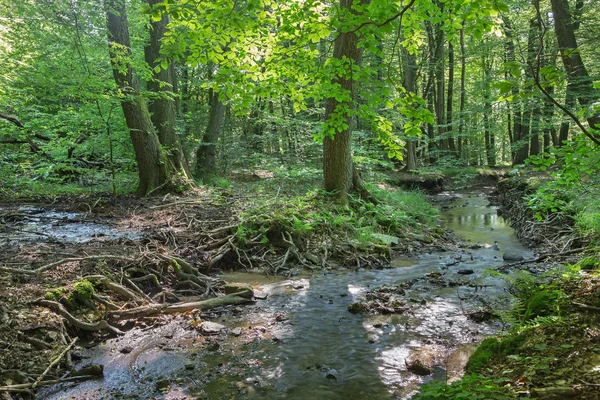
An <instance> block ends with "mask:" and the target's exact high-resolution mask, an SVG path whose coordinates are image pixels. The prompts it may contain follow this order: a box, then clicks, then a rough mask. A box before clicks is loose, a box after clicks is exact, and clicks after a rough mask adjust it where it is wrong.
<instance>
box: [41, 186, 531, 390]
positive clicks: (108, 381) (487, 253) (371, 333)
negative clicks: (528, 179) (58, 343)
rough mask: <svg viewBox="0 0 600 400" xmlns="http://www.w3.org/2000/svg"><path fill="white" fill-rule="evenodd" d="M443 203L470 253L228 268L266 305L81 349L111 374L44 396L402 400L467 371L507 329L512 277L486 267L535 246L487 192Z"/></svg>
mask: <svg viewBox="0 0 600 400" xmlns="http://www.w3.org/2000/svg"><path fill="white" fill-rule="evenodd" d="M439 198H440V202H441V203H443V204H444V209H445V211H444V213H443V219H444V222H445V224H446V225H447V226H448V227H450V228H453V229H454V230H455V231H456V233H457V234H458V235H461V236H463V237H464V238H465V245H464V246H463V248H460V249H453V250H452V251H442V252H440V251H432V252H425V253H422V254H421V255H419V256H417V257H398V258H395V259H394V261H393V263H392V265H391V268H383V269H364V268H357V269H355V270H354V271H330V272H325V273H319V274H313V275H309V276H298V277H292V278H291V279H290V278H284V277H265V276H262V275H256V274H245V273H233V274H231V273H228V274H224V275H222V276H221V278H222V279H224V280H227V281H230V282H237V283H243V284H251V285H252V286H253V288H254V291H255V295H256V298H257V301H256V304H254V305H249V306H243V307H240V306H234V307H227V308H221V309H214V310H209V311H207V312H201V313H194V314H192V315H183V316H181V317H178V318H175V319H172V320H171V321H170V322H169V323H167V324H164V323H160V322H159V321H155V322H154V324H156V326H154V327H153V326H152V325H149V326H148V327H147V328H141V329H140V328H136V329H133V330H130V331H129V332H127V333H126V334H125V335H124V336H123V337H120V338H116V339H111V340H108V341H106V343H105V344H104V345H103V346H96V347H92V348H90V349H89V350H85V349H80V350H78V351H79V353H78V357H81V358H82V360H81V361H80V362H79V363H78V366H79V367H81V366H83V365H89V364H96V363H98V364H102V365H103V366H104V379H103V380H96V381H89V382H85V383H83V384H79V385H73V384H70V385H66V384H65V385H61V386H58V387H55V388H50V389H44V391H43V392H42V393H43V397H44V398H56V399H58V398H62V397H61V396H70V398H148V397H152V396H154V397H157V398H189V397H193V398H202V399H223V398H239V399H243V398H249V399H251V398H257V399H258V398H261V399H263V398H267V399H278V398H292V399H307V398H323V399H338V398H339V399H361V398H379V399H399V398H407V397H409V396H411V395H412V394H414V393H415V391H416V390H418V388H419V386H420V385H421V384H422V383H423V382H427V381H431V380H440V379H441V380H444V379H445V378H446V377H449V378H451V379H456V378H458V377H459V376H460V375H461V373H462V368H463V366H464V364H465V363H466V362H467V360H468V357H469V355H470V353H471V352H472V351H473V349H474V347H475V346H476V343H478V342H480V341H481V340H482V339H483V338H484V337H485V336H487V335H489V334H493V333H496V332H499V331H501V330H502V328H503V326H502V324H501V323H499V322H498V321H497V320H494V318H493V316H492V315H488V313H490V314H491V311H492V310H499V309H502V304H505V303H506V299H505V298H504V297H503V294H504V289H503V281H502V280H499V279H497V278H495V277H492V276H488V275H487V274H486V273H485V270H487V269H488V268H491V267H494V266H499V265H502V264H503V259H502V255H503V253H504V252H505V251H506V250H509V249H511V250H512V251H518V252H521V253H522V254H523V255H525V256H527V257H530V256H531V253H530V252H529V251H528V250H527V249H526V248H524V247H522V245H520V243H519V242H518V240H517V239H516V238H515V237H514V235H512V232H511V230H510V228H508V226H507V225H506V224H505V223H504V222H503V221H502V219H501V218H498V217H497V216H496V210H495V208H494V207H493V206H491V205H490V204H489V202H488V200H487V199H486V197H485V196H482V195H481V196H478V195H464V194H452V193H442V194H441V195H440V197H439ZM495 242H496V243H495ZM494 243H495V245H496V246H497V247H494ZM500 249H502V250H500ZM386 288H388V289H386ZM386 290H387V291H388V292H387V294H389V292H390V291H393V292H394V293H395V295H397V297H396V298H391V297H390V296H388V295H387V294H386ZM390 301H397V304H396V306H397V308H396V309H394V310H392V311H391V312H390V311H389V307H387V305H389V304H388V303H389V302H390ZM365 302H366V303H370V304H371V306H369V305H367V306H366V307H365V309H364V311H362V312H358V313H352V312H350V311H349V310H350V309H352V306H353V304H356V303H365ZM374 303H376V304H377V305H378V307H372V305H373V304H374ZM490 317H492V318H491V320H490ZM205 321H210V322H214V323H218V324H220V325H222V326H220V327H218V329H217V331H216V332H213V334H209V335H207V334H205V333H203V332H202V329H199V328H198V326H199V325H201V324H203V323H204V322H205ZM141 343H144V344H143V345H141ZM130 348H131V350H130ZM419 366H422V367H423V368H422V369H419V368H418V367H419ZM140 396H141V397H140Z"/></svg>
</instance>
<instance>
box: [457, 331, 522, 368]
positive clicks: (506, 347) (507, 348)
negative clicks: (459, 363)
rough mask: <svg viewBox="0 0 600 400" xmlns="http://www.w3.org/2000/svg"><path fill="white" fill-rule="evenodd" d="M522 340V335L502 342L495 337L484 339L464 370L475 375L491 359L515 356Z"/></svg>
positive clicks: (510, 337)
mask: <svg viewBox="0 0 600 400" xmlns="http://www.w3.org/2000/svg"><path fill="white" fill-rule="evenodd" d="M524 340H525V336H524V335H516V336H508V337H506V338H505V339H503V340H498V339H497V338H495V337H492V338H487V339H485V340H484V341H483V342H482V343H481V344H480V345H479V347H478V348H477V350H475V352H474V353H473V355H472V356H471V357H470V358H469V361H468V362H467V365H466V367H465V370H466V371H467V372H474V373H476V372H479V371H481V370H482V369H483V368H484V367H485V366H486V365H487V364H488V362H489V361H490V360H492V359H499V358H504V357H506V356H508V355H510V354H515V353H516V351H517V349H518V348H519V346H520V345H521V343H523V341H524Z"/></svg>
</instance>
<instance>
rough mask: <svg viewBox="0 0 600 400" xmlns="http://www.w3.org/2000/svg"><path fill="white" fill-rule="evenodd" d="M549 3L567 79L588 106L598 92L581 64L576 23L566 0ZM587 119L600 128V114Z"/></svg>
mask: <svg viewBox="0 0 600 400" xmlns="http://www.w3.org/2000/svg"><path fill="white" fill-rule="evenodd" d="M551 3H552V14H553V16H554V30H555V33H556V39H557V41H558V47H559V48H560V52H561V56H562V61H563V65H564V67H565V70H566V71H567V80H568V82H569V85H571V86H572V88H571V89H572V90H573V93H574V95H575V96H576V98H577V101H578V102H579V104H580V105H581V106H582V107H588V106H590V105H592V104H593V103H594V102H595V101H598V92H597V91H596V90H595V89H594V88H593V80H592V78H591V77H590V75H589V73H588V71H587V69H586V68H585V65H584V64H583V59H582V58H581V54H580V52H579V51H577V49H578V46H577V40H576V37H575V30H576V27H578V25H577V23H576V22H575V21H574V19H573V17H572V15H571V12H570V10H569V2H568V0H551ZM587 121H588V124H589V125H590V127H592V128H595V129H598V128H600V116H598V115H592V116H590V117H589V118H588V119H587Z"/></svg>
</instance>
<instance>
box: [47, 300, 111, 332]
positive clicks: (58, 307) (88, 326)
mask: <svg viewBox="0 0 600 400" xmlns="http://www.w3.org/2000/svg"><path fill="white" fill-rule="evenodd" d="M36 304H38V305H40V306H44V307H48V308H50V309H52V310H54V312H56V313H57V314H58V315H60V316H61V317H63V318H65V319H66V320H67V322H69V324H71V325H72V326H74V327H76V328H79V329H81V330H84V331H91V332H96V331H101V330H103V329H107V330H109V331H111V332H114V333H116V334H118V335H122V334H123V332H121V331H120V330H118V329H117V328H115V327H114V326H111V325H109V323H108V322H106V321H104V320H101V321H98V322H95V323H93V324H92V323H89V322H84V321H81V320H78V319H77V318H75V317H74V316H73V315H71V314H70V313H69V312H68V311H67V309H66V308H65V306H63V305H62V304H60V303H58V302H56V301H50V300H37V301H36Z"/></svg>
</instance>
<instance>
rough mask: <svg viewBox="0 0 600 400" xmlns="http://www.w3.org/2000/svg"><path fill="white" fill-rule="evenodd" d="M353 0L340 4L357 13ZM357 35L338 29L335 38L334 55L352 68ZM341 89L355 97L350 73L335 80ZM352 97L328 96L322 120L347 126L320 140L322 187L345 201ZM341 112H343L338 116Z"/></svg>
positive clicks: (349, 183) (350, 185)
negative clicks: (341, 122)
mask: <svg viewBox="0 0 600 400" xmlns="http://www.w3.org/2000/svg"><path fill="white" fill-rule="evenodd" d="M353 2H354V0H340V7H341V8H342V9H346V10H347V11H349V12H351V13H356V11H355V10H353V8H352V4H353ZM366 2H367V1H366V0H358V1H357V3H359V4H365V3H366ZM357 45H358V36H357V34H356V33H355V32H341V33H340V34H339V35H338V37H337V38H336V40H335V45H334V48H333V58H334V59H337V60H347V61H349V62H350V64H351V65H348V66H347V67H348V68H353V67H354V66H357V65H359V64H360V62H361V59H362V49H359V48H358V46H357ZM334 82H335V83H336V84H337V85H339V86H340V87H341V88H342V89H344V90H347V91H349V92H350V93H351V94H352V95H351V96H350V97H351V99H354V97H355V93H354V88H353V79H352V74H351V73H343V74H342V75H340V76H338V77H337V78H336V79H335V81H334ZM352 103H353V101H352V100H348V101H342V102H339V101H338V100H336V99H335V98H333V97H330V98H328V99H327V104H326V106H325V121H326V123H330V122H331V120H332V118H341V119H342V120H344V121H345V123H346V125H347V126H348V127H347V128H346V129H342V130H341V131H337V132H336V133H335V136H333V137H330V136H328V135H326V136H325V138H324V139H323V178H324V185H325V190H327V191H329V192H333V191H335V192H337V193H338V196H339V197H340V199H342V200H343V201H345V200H346V198H347V194H348V192H349V191H351V190H352V189H353V187H354V184H353V164H352V128H353V126H352V125H353V123H354V120H353V118H352V117H351V116H350V115H349V110H350V109H351V108H352V105H353V104H352ZM339 113H342V115H339Z"/></svg>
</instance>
